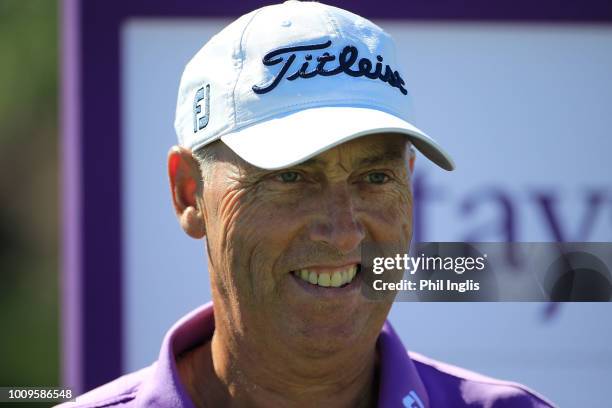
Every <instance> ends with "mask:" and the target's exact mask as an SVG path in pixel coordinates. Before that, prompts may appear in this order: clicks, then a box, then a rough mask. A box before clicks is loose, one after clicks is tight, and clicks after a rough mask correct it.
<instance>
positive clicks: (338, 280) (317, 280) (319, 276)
mask: <svg viewBox="0 0 612 408" xmlns="http://www.w3.org/2000/svg"><path fill="white" fill-rule="evenodd" d="M360 268H361V266H360V265H359V264H351V265H346V266H342V267H337V268H330V267H313V268H304V269H298V270H296V271H291V273H292V274H293V275H294V276H295V277H297V278H300V279H301V280H303V281H306V282H308V283H310V284H312V285H316V286H322V287H324V288H329V287H332V288H339V287H342V286H345V285H348V284H349V283H351V282H352V281H353V279H355V275H357V273H358V272H359V270H360Z"/></svg>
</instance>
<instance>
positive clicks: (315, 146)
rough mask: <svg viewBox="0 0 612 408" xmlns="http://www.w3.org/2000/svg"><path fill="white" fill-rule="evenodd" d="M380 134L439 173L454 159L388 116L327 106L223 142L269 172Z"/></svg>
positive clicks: (247, 130)
mask: <svg viewBox="0 0 612 408" xmlns="http://www.w3.org/2000/svg"><path fill="white" fill-rule="evenodd" d="M376 133H400V134H404V135H406V136H407V137H408V138H409V139H410V141H411V142H412V144H413V145H414V146H415V147H416V148H417V149H418V150H419V151H420V152H421V153H423V155H425V156H426V157H427V158H428V159H430V160H431V161H433V162H434V163H436V164H437V165H438V166H440V167H441V168H443V169H445V170H448V171H451V170H453V169H454V168H455V164H454V163H453V159H452V158H451V157H450V156H449V155H448V154H447V153H446V152H445V151H444V150H443V149H442V148H441V147H440V146H439V145H438V144H437V143H436V142H435V141H434V140H433V139H432V138H430V137H429V136H427V135H426V134H425V133H424V132H422V131H420V130H419V129H417V128H416V127H415V126H413V125H411V124H410V123H408V122H406V121H405V120H402V119H400V118H398V117H397V116H394V115H391V114H389V113H386V112H383V111H379V110H376V109H371V108H357V107H347V106H326V107H319V108H310V109H304V110H300V111H296V112H292V113H288V114H285V115H283V116H279V117H275V118H273V119H269V120H266V121H264V122H259V123H256V124H253V125H250V126H248V127H244V128H242V129H240V130H238V131H235V132H232V133H229V134H227V135H223V136H221V140H222V141H223V142H224V143H225V144H227V145H228V146H229V148H230V149H232V150H233V151H234V152H235V153H236V154H238V155H239V156H240V157H241V158H243V159H244V160H246V161H247V162H249V163H251V164H252V165H254V166H257V167H261V168H264V169H268V170H275V169H281V168H285V167H289V166H293V165H296V164H298V163H301V162H303V161H304V160H308V159H310V158H311V157H313V156H316V155H317V154H319V153H321V152H324V151H326V150H328V149H330V148H332V147H334V146H337V145H339V144H341V143H344V142H347V141H349V140H352V139H355V138H358V137H361V136H366V135H372V134H376Z"/></svg>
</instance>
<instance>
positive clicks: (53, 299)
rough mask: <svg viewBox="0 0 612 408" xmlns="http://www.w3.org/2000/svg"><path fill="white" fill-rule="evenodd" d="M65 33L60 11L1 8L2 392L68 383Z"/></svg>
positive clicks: (46, 6) (32, 1)
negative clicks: (62, 261)
mask: <svg viewBox="0 0 612 408" xmlns="http://www.w3.org/2000/svg"><path fill="white" fill-rule="evenodd" d="M58 29H59V28H58V4H57V2H56V1H52V0H0V166H1V168H2V171H0V276H1V278H2V280H1V281H0V327H1V328H2V329H1V331H0V386H13V385H16V386H19V385H21V386H55V385H58V384H59V381H60V380H59V355H60V354H59V344H60V343H59V320H58V315H59V296H58V271H59V264H58V250H59V228H58V225H59V223H58V219H59V216H58V215H59V205H58V197H59V194H58V189H59V169H58V119H57V116H58ZM25 405H27V406H32V404H25ZM25 405H24V404H19V405H15V406H21V407H24V406H25ZM45 405H46V406H49V405H51V404H40V405H38V406H45ZM2 406H8V404H7V405H4V404H3V405H2Z"/></svg>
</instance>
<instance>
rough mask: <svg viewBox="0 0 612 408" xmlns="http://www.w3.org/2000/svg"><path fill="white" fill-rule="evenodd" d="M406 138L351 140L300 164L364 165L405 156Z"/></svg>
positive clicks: (385, 137) (384, 136) (398, 136)
mask: <svg viewBox="0 0 612 408" xmlns="http://www.w3.org/2000/svg"><path fill="white" fill-rule="evenodd" d="M409 144H410V143H409V142H408V139H407V138H406V137H404V136H401V135H374V136H366V137H363V138H360V139H355V140H351V141H348V142H345V143H343V144H340V145H338V146H335V147H333V148H331V149H328V150H326V151H324V152H321V153H320V154H318V155H317V156H314V157H312V158H310V159H308V160H305V161H304V162H302V163H301V164H300V165H302V166H325V165H330V164H334V163H337V162H343V163H344V164H351V165H353V166H364V165H370V164H375V163H379V162H385V161H397V160H403V159H404V158H405V154H406V151H407V149H408V145H409Z"/></svg>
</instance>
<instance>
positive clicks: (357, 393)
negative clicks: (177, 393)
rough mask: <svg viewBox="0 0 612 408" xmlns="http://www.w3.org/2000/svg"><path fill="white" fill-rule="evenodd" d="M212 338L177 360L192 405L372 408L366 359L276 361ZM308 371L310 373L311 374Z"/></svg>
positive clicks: (371, 375) (372, 371) (372, 362)
mask: <svg viewBox="0 0 612 408" xmlns="http://www.w3.org/2000/svg"><path fill="white" fill-rule="evenodd" d="M230 344H231V342H228V341H226V340H224V339H223V335H222V334H221V333H218V332H215V334H214V335H213V338H212V340H211V341H210V342H207V343H205V344H202V345H200V346H198V347H196V348H195V349H193V350H191V351H189V352H187V353H185V354H183V355H182V356H181V357H180V358H179V359H178V362H177V364H178V369H179V375H180V377H181V380H182V382H183V384H184V385H185V387H186V389H187V391H188V393H189V395H190V396H191V398H192V400H193V402H194V404H195V405H196V406H197V407H198V408H209V407H219V406H223V407H270V406H275V407H295V406H325V407H372V406H376V399H377V391H378V379H377V373H378V363H377V355H376V350H375V348H374V347H372V348H371V352H370V353H357V354H355V355H350V354H347V355H349V356H351V358H348V359H346V361H340V360H339V359H337V358H336V359H332V358H330V360H329V361H330V365H328V366H327V367H326V365H325V362H324V361H322V359H313V360H311V361H297V360H298V359H303V357H297V356H296V357H297V358H296V359H295V360H294V361H291V362H288V361H284V362H283V361H279V360H277V359H276V355H275V354H274V353H269V354H270V355H268V356H266V355H261V354H259V355H251V354H253V353H250V352H248V351H247V352H244V350H248V348H243V351H241V350H240V348H238V350H233V347H231V346H230V347H228V345H230ZM311 367H312V369H310V368H311Z"/></svg>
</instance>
